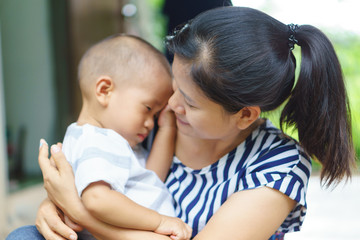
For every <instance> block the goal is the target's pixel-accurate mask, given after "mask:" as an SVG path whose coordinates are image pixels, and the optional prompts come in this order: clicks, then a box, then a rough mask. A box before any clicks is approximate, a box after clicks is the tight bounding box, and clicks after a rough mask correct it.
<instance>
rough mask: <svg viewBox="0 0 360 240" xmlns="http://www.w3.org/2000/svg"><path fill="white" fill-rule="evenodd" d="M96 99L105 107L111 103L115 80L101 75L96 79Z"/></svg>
mask: <svg viewBox="0 0 360 240" xmlns="http://www.w3.org/2000/svg"><path fill="white" fill-rule="evenodd" d="M95 86H96V89H95V91H96V92H95V94H96V99H97V101H98V102H99V103H100V104H101V105H102V106H104V107H106V106H107V105H108V104H109V101H110V97H111V93H112V92H113V91H114V87H115V86H114V81H113V80H112V79H111V78H110V77H109V76H101V77H99V78H98V79H97V80H96V85H95Z"/></svg>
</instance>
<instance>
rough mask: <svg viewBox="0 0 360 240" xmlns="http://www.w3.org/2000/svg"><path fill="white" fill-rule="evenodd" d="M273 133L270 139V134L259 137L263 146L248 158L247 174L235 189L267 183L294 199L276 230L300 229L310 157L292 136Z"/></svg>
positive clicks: (304, 208) (304, 209)
mask: <svg viewBox="0 0 360 240" xmlns="http://www.w3.org/2000/svg"><path fill="white" fill-rule="evenodd" d="M272 136H273V138H272V139H271V137H270V136H269V137H268V138H266V137H263V138H258V140H261V141H262V143H261V144H262V150H261V151H257V154H255V155H254V156H253V158H252V160H251V161H249V162H248V165H247V167H246V174H244V175H242V177H241V178H240V179H239V181H238V184H239V187H238V191H241V190H246V189H253V188H258V187H263V186H266V187H269V188H273V189H276V190H278V191H280V192H282V193H284V194H285V195H287V196H288V197H290V198H291V199H293V200H295V201H296V202H297V204H296V206H295V208H294V209H293V210H292V212H291V213H290V214H289V215H288V217H287V218H286V220H285V221H284V222H283V224H282V225H281V227H280V228H279V229H278V231H280V232H283V233H286V232H292V231H299V230H300V227H301V225H302V222H303V220H304V217H305V215H306V207H307V206H306V190H307V185H308V180H309V177H310V172H311V161H310V159H309V158H308V157H307V155H306V154H304V153H303V151H302V149H301V148H300V147H299V145H298V144H297V143H296V142H295V141H294V140H291V139H287V138H278V137H277V136H275V135H272ZM264 139H266V140H264ZM266 141H268V144H266ZM252 144H254V146H253V148H252V149H254V148H256V145H257V143H256V142H254V143H252Z"/></svg>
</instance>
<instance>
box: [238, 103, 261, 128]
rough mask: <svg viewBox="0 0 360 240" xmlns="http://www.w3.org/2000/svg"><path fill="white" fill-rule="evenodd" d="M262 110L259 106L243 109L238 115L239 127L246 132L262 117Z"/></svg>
mask: <svg viewBox="0 0 360 240" xmlns="http://www.w3.org/2000/svg"><path fill="white" fill-rule="evenodd" d="M260 113H261V110H260V107H258V106H250V107H244V108H242V109H241V110H240V111H239V112H238V113H237V115H238V121H237V126H238V128H239V129H241V130H244V129H246V128H248V127H249V126H250V125H251V124H252V123H253V122H255V121H256V120H257V119H258V118H259V116H260Z"/></svg>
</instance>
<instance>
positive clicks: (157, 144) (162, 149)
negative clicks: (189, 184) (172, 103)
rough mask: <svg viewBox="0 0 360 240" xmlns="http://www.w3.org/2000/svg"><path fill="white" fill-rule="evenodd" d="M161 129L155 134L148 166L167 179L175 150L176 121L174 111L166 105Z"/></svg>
mask: <svg viewBox="0 0 360 240" xmlns="http://www.w3.org/2000/svg"><path fill="white" fill-rule="evenodd" d="M158 123H159V130H158V132H157V134H156V136H155V139H154V143H153V145H152V147H151V151H150V154H149V157H148V159H147V161H146V168H147V169H149V170H152V171H154V172H155V173H156V174H157V175H158V176H159V178H160V179H161V180H162V181H165V179H166V177H167V175H168V173H169V169H170V166H171V162H172V158H173V155H174V150H175V137H176V123H175V116H174V113H173V112H172V111H171V110H170V108H169V106H166V107H165V109H164V110H163V111H161V113H160V116H159V121H158Z"/></svg>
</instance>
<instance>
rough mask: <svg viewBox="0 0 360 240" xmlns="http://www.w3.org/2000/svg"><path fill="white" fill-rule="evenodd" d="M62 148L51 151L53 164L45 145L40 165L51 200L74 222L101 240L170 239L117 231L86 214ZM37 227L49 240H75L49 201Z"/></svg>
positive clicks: (41, 151) (117, 229) (162, 236)
mask: <svg viewBox="0 0 360 240" xmlns="http://www.w3.org/2000/svg"><path fill="white" fill-rule="evenodd" d="M60 147H61V146H60V145H58V146H55V147H54V146H53V147H52V148H51V153H52V156H51V160H50V159H49V158H48V145H47V144H42V146H41V147H40V151H39V164H40V168H41V171H42V173H43V178H44V187H45V189H46V191H47V192H48V197H49V199H50V200H51V201H52V202H53V203H54V204H55V205H56V206H58V207H59V208H60V209H61V210H62V211H63V212H64V213H65V214H66V215H67V216H69V217H70V218H71V219H72V220H73V221H74V222H76V223H78V224H80V225H81V226H83V227H85V228H86V229H87V230H88V231H90V232H91V233H92V234H93V235H94V236H95V237H97V238H98V239H124V240H128V239H129V240H132V239H134V240H135V239H136V240H138V239H152V240H169V239H170V238H169V237H167V236H164V235H160V234H156V233H153V232H149V231H137V230H129V229H121V228H116V227H114V226H111V225H109V224H106V223H104V222H101V221H99V220H98V219H97V218H95V217H93V216H92V215H91V214H90V213H89V212H88V211H87V210H86V208H85V207H84V205H83V204H82V202H81V199H80V198H79V196H78V194H77V191H76V187H75V183H74V175H73V171H72V169H71V166H70V164H69V163H68V162H67V161H66V158H65V156H64V154H63V153H62V152H61V151H60ZM51 161H54V163H55V166H53V165H52V164H51ZM46 209H52V211H50V212H48V211H46ZM54 209H55V210H54ZM37 227H38V229H39V231H40V232H41V233H42V234H43V235H44V237H45V238H47V239H53V236H56V235H57V236H56V237H57V238H55V239H63V238H60V235H61V236H63V237H64V238H65V239H73V238H70V235H73V234H74V232H73V231H71V230H70V228H66V227H65V225H64V223H63V222H62V220H61V218H60V217H59V216H58V214H57V212H56V208H55V207H54V205H53V204H52V203H51V202H49V201H47V200H46V201H45V202H44V203H43V204H42V206H40V210H39V211H38V216H37Z"/></svg>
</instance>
